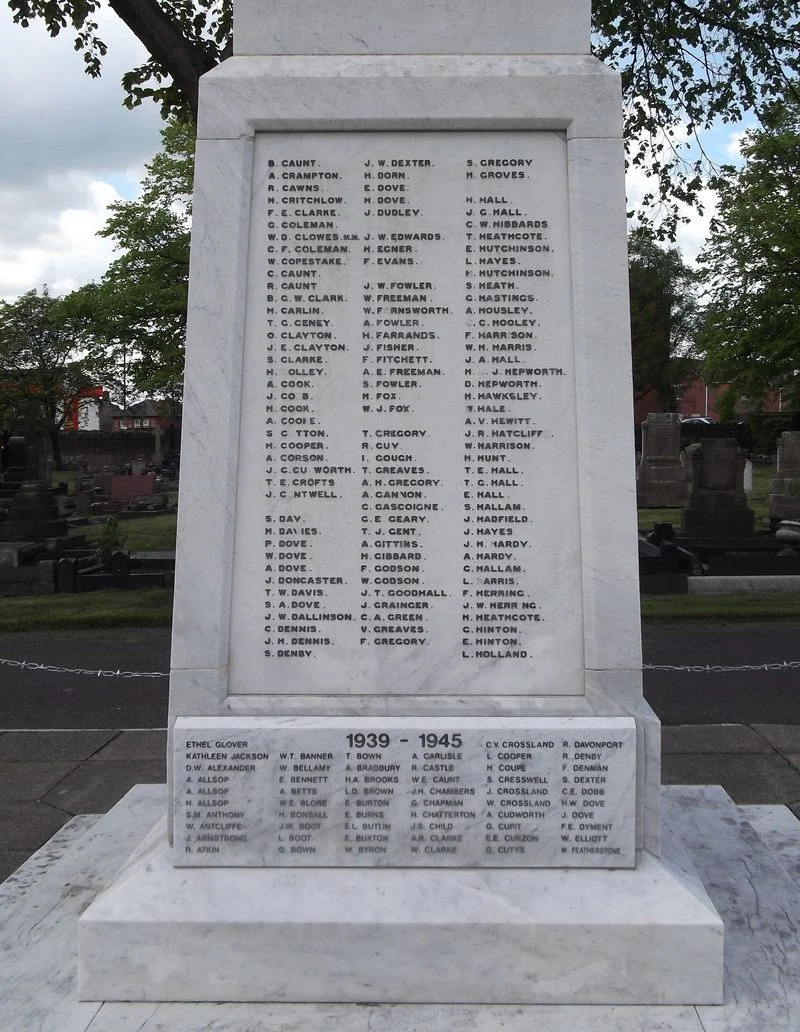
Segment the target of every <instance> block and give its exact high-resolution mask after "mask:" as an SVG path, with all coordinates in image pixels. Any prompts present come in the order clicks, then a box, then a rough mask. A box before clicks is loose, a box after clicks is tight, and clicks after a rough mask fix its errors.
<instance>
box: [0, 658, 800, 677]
mask: <svg viewBox="0 0 800 1032" xmlns="http://www.w3.org/2000/svg"><path fill="white" fill-rule="evenodd" d="M0 666H7V667H16V668H17V669H18V670H43V671H45V672H47V673H49V674H85V675H86V676H87V677H169V673H166V672H164V671H161V670H85V669H83V668H82V667H60V666H52V665H50V664H48V663H34V662H32V661H31V660H27V659H0ZM642 669H643V670H672V671H684V672H686V673H690V674H730V673H740V672H745V671H756V670H760V671H771V670H799V669H800V660H797V659H792V660H783V661H782V662H780V663H748V664H745V665H743V666H721V665H717V664H715V665H711V664H708V663H706V664H695V665H692V666H671V665H669V664H666V663H645V664H643V667H642Z"/></svg>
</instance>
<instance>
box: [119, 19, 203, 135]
mask: <svg viewBox="0 0 800 1032" xmlns="http://www.w3.org/2000/svg"><path fill="white" fill-rule="evenodd" d="M109 7H110V8H111V9H112V11H114V13H115V14H117V15H118V16H119V17H120V18H121V19H122V20H123V21H124V22H125V24H126V25H127V26H128V28H129V29H130V30H131V32H133V34H134V35H135V36H136V37H137V38H138V39H139V40H140V41H141V42H142V43H143V44H144V46H145V47H146V48H147V50H148V51H149V53H150V54H151V56H152V57H153V58H154V60H155V61H157V62H158V64H160V65H161V66H162V67H163V68H164V70H165V71H166V72H167V73H168V74H169V75H170V76H172V78H173V80H174V81H175V85H176V86H177V87H178V89H179V90H180V92H181V93H182V95H183V96H184V97H185V98H186V101H187V103H188V104H189V107H190V109H191V112H192V117H193V118H194V120H195V121H197V92H198V79H199V77H200V76H201V75H203V74H205V72H209V71H211V69H212V68H215V67H216V65H217V61H216V59H215V58H213V57H212V56H210V55H209V54H208V53H206V52H205V51H204V50H203V49H201V48H200V47H198V46H195V45H194V44H192V43H190V42H189V41H188V40H187V39H186V37H185V36H184V35H183V34H182V33H181V32H180V30H179V29H178V27H177V26H176V25H175V23H174V22H173V21H172V20H171V19H170V18H169V16H168V15H167V14H166V13H165V12H164V10H163V9H162V8H161V7H160V6H159V4H158V3H156V0H109Z"/></svg>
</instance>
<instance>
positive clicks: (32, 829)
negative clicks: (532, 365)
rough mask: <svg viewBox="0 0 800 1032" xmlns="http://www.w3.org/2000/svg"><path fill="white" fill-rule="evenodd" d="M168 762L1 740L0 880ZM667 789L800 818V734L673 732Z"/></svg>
mask: <svg viewBox="0 0 800 1032" xmlns="http://www.w3.org/2000/svg"><path fill="white" fill-rule="evenodd" d="M165 755H166V731H163V730H136V731H97V730H91V731H81V730H69V731H4V732H0V879H3V878H6V877H8V875H9V874H11V872H12V871H14V870H16V868H17V867H19V865H20V864H22V863H23V862H24V861H25V860H27V858H28V857H29V856H30V855H31V854H32V853H34V852H36V850H37V849H39V848H40V847H41V846H42V845H44V843H45V842H46V841H47V840H48V839H49V838H50V837H51V836H52V835H54V834H55V832H56V831H58V829H59V828H60V827H61V826H62V825H63V824H65V823H66V822H67V821H68V820H70V818H72V817H73V816H76V815H77V814H83V813H104V812H105V811H107V810H109V809H110V808H111V807H112V806H113V805H114V803H116V802H117V801H118V800H119V799H121V798H122V796H123V795H125V793H126V792H127V791H128V790H129V789H130V788H132V787H133V786H134V785H138V784H161V783H163V782H164V781H165V779H166V766H165ZM662 781H663V783H664V784H665V785H721V786H722V787H723V788H724V789H725V791H726V792H727V793H728V795H730V797H731V798H732V799H733V801H734V802H735V803H743V804H747V803H751V804H752V803H780V804H784V805H786V806H788V807H789V808H790V809H791V810H792V811H793V812H794V813H795V814H796V815H797V816H798V817H800V726H799V725H794V724H791V725H790V724H749V725H748V724H691V725H683V726H675V727H664V728H662Z"/></svg>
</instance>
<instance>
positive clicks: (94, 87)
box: [0, 2, 161, 300]
mask: <svg viewBox="0 0 800 1032" xmlns="http://www.w3.org/2000/svg"><path fill="white" fill-rule="evenodd" d="M99 20H100V22H101V26H102V31H101V37H102V38H103V39H104V40H105V42H106V43H107V44H108V47H109V52H108V54H107V56H106V58H105V60H104V70H103V75H102V76H101V77H100V78H99V79H90V78H89V77H88V76H87V75H85V74H84V71H83V59H82V57H81V55H80V54H78V53H76V52H75V51H74V50H73V48H72V42H71V38H70V36H69V33H66V32H65V33H63V34H62V35H61V36H59V37H57V38H56V39H51V38H50V36H48V35H47V32H46V31H45V29H44V28H43V27H42V26H41V25H40V24H37V23H35V22H34V23H31V25H30V26H29V27H28V28H26V29H23V28H21V27H19V26H16V25H14V24H13V23H12V21H11V14H10V12H9V9H8V7H7V6H6V4H4V3H1V2H0V39H2V42H3V48H2V53H3V61H2V62H1V63H0V298H1V299H4V300H13V299H14V298H15V297H17V296H19V294H21V293H24V292H25V291H27V290H31V289H34V288H36V289H39V288H41V287H42V285H43V284H45V283H46V284H47V285H48V287H49V289H50V292H51V293H52V294H62V293H66V292H68V291H69V290H72V289H74V288H76V287H79V286H82V285H83V284H84V283H87V282H89V281H90V280H92V279H98V278H99V277H100V276H102V274H103V271H104V270H105V268H106V267H107V265H108V263H109V261H110V260H111V257H112V254H113V252H112V248H113V244H112V243H111V242H110V241H107V240H103V239H101V238H99V237H97V236H96V235H95V234H96V233H97V230H98V229H100V228H102V226H103V224H104V223H105V220H106V217H107V212H106V208H107V205H108V204H110V203H111V202H113V201H115V200H119V199H120V198H125V199H128V198H131V197H133V196H135V195H136V192H137V188H138V184H139V181H140V180H141V178H142V175H143V172H144V163H145V162H146V161H149V160H150V158H152V156H153V155H154V154H155V153H156V151H158V149H159V147H160V142H161V140H160V136H159V133H160V129H161V119H160V117H159V113H158V108H157V106H156V105H155V104H153V103H152V102H149V103H148V104H147V105H146V106H144V105H143V106H142V107H141V108H138V109H136V110H134V111H128V110H127V109H126V108H124V107H123V106H122V97H123V92H122V87H121V86H120V78H121V76H122V74H123V73H124V72H126V71H128V70H129V69H130V68H133V67H135V65H137V64H139V63H141V60H142V55H143V53H144V50H143V48H142V47H141V46H140V44H139V43H138V41H137V40H135V39H134V37H133V36H132V34H131V33H130V32H129V30H128V29H127V28H125V26H124V25H122V23H121V22H120V21H119V19H118V18H117V17H116V16H115V15H113V14H111V13H110V12H107V13H106V14H105V17H101V19H99Z"/></svg>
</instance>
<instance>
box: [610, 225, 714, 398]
mask: <svg viewBox="0 0 800 1032" xmlns="http://www.w3.org/2000/svg"><path fill="white" fill-rule="evenodd" d="M628 264H629V277H630V295H631V345H632V358H633V393H634V397H635V398H637V399H638V398H641V397H643V396H644V395H645V394H647V393H648V392H649V391H656V393H657V394H658V395H659V397H660V398H661V400H662V402H663V403H664V406H665V408H666V409H667V410H668V411H669V410H674V409H675V407H676V403H677V389H678V387H679V386H680V384H681V383H683V382H684V381H685V380H686V378H687V377H688V376H689V375H690V373H691V372H692V371H693V367H694V362H693V359H692V358H691V355H690V351H691V347H692V345H693V342H694V336H695V333H696V330H697V322H698V316H699V306H698V302H697V295H696V287H695V284H696V279H697V274H696V273H695V272H694V271H693V270H692V269H690V268H689V266H688V265H686V263H685V262H684V260H683V258H682V257H681V253H680V251H679V250H678V248H677V247H662V246H659V244H658V243H657V241H656V240H655V237H654V235H653V233H652V231H651V230H649V229H647V228H646V227H644V226H642V227H639V228H637V229H635V230H633V232H632V233H631V234H630V236H629V238H628Z"/></svg>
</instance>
